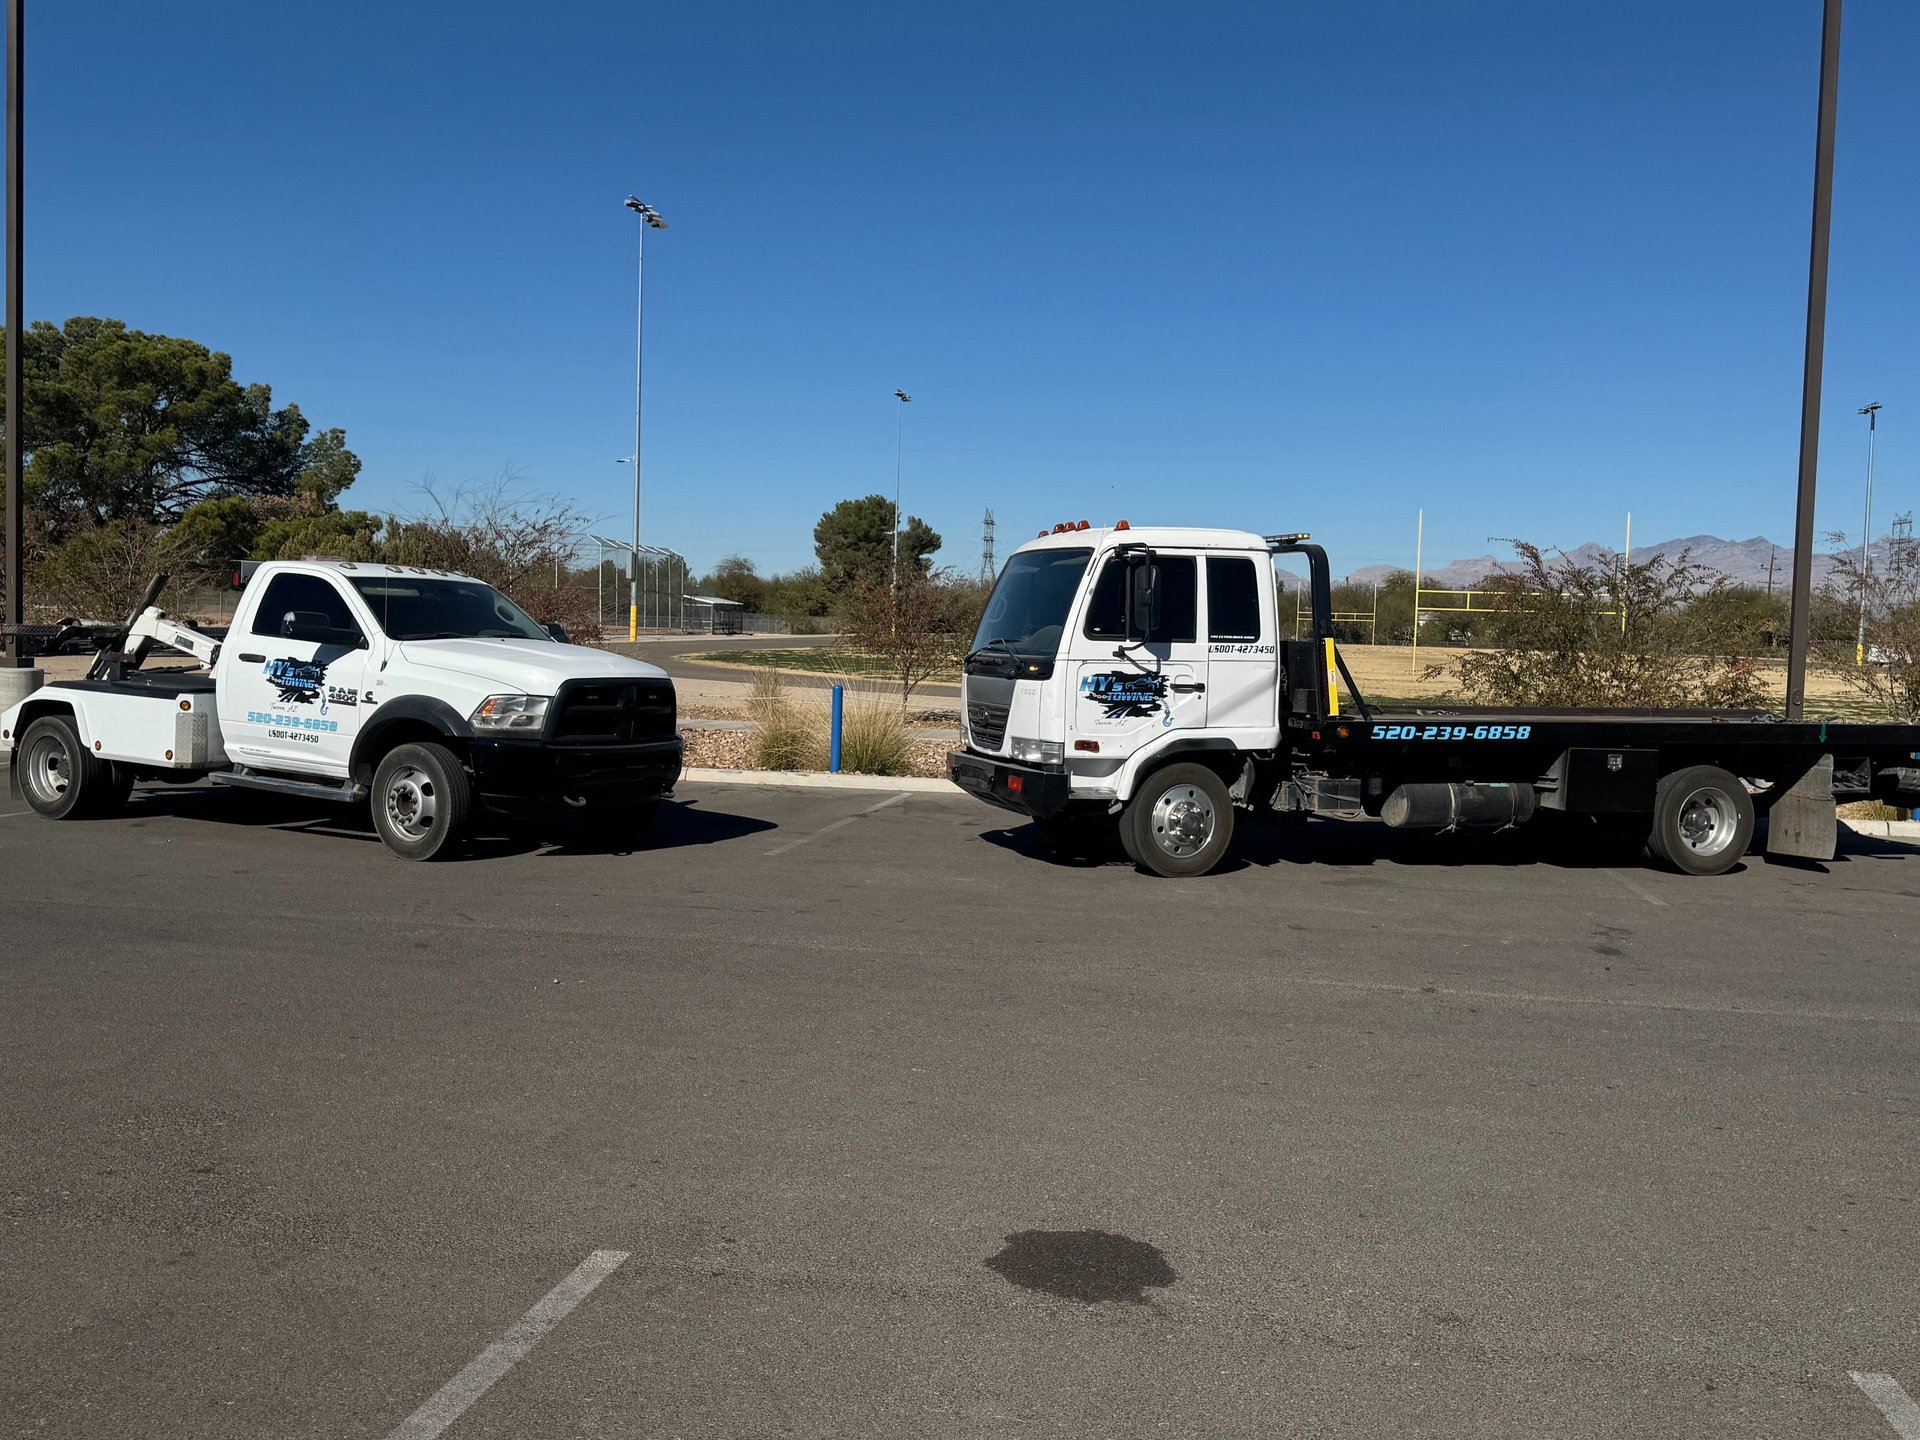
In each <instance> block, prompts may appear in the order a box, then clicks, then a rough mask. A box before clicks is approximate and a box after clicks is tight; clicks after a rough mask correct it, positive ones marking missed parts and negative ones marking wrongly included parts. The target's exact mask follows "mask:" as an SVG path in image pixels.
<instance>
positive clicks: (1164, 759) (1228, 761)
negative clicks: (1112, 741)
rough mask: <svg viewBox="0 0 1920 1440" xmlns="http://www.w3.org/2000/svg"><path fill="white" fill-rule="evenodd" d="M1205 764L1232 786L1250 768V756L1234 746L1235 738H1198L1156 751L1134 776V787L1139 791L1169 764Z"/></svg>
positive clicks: (1222, 781) (1223, 781) (1224, 782)
mask: <svg viewBox="0 0 1920 1440" xmlns="http://www.w3.org/2000/svg"><path fill="white" fill-rule="evenodd" d="M1182 764H1185V765H1204V766H1206V767H1207V769H1209V770H1211V771H1213V773H1214V774H1216V775H1218V776H1219V777H1220V780H1221V783H1223V784H1225V785H1227V786H1232V785H1233V783H1234V782H1235V781H1237V780H1238V779H1239V778H1240V772H1241V771H1242V770H1243V769H1245V768H1246V757H1245V756H1243V755H1242V754H1241V753H1240V752H1239V751H1238V750H1236V749H1234V748H1233V744H1232V742H1231V741H1227V740H1221V741H1218V742H1211V741H1204V740H1203V741H1197V742H1195V743H1193V744H1185V745H1183V744H1174V745H1169V746H1168V747H1167V748H1166V749H1164V750H1160V751H1156V752H1155V753H1154V755H1153V757H1152V758H1151V759H1149V760H1147V761H1146V762H1145V763H1144V764H1142V765H1141V767H1140V771H1139V773H1138V774H1137V775H1135V776H1134V777H1133V788H1134V789H1135V790H1136V791H1138V790H1139V788H1140V786H1141V785H1142V784H1143V783H1144V782H1145V781H1146V779H1147V777H1148V776H1150V775H1152V774H1154V773H1155V772H1156V771H1160V770H1164V769H1166V768H1167V766H1169V765H1182Z"/></svg>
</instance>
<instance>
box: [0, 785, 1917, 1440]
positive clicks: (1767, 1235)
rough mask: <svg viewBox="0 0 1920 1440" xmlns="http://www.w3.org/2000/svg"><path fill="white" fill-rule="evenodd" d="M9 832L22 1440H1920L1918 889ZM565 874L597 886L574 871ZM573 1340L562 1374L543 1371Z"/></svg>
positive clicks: (1483, 857) (7, 925) (805, 821)
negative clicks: (455, 851)
mask: <svg viewBox="0 0 1920 1440" xmlns="http://www.w3.org/2000/svg"><path fill="white" fill-rule="evenodd" d="M20 809H21V807H20V805H19V803H18V802H6V801H4V799H0V863H3V864H4V873H5V876H6V880H7V884H6V897H5V899H4V900H0V924H4V930H3V931H0V935H4V940H0V946H4V952H5V961H4V965H0V985H3V986H4V991H3V992H0V995H3V1002H0V1052H3V1053H4V1055H5V1057H6V1063H5V1066H4V1069H3V1070H0V1075H4V1082H3V1083H4V1092H3V1094H0V1099H3V1100H4V1104H5V1107H6V1113H7V1124H6V1126H5V1134H4V1139H3V1140H0V1147H3V1148H0V1174H4V1185H0V1191H3V1192H4V1196H5V1210H4V1215H5V1226H6V1229H5V1237H6V1239H5V1245H6V1255H7V1263H6V1264H5V1266H4V1267H0V1347H4V1352H5V1355H6V1362H5V1364H4V1366H3V1367H0V1432H4V1433H6V1434H9V1435H34V1436H38V1435H48V1436H53V1435H59V1436H87V1437H90V1440H98V1437H103V1436H123V1435H124V1436H133V1435H140V1436H159V1435H166V1436H173V1435H181V1436H187V1435H191V1436H209V1437H212V1436H221V1437H224V1436H235V1437H240V1436H244V1437H261V1436H275V1437H305V1436H314V1437H319V1436H327V1437H360V1436H364V1437H372V1440H383V1437H394V1436H400V1437H409V1440H418V1437H424V1436H432V1435H437V1434H441V1433H444V1434H446V1435H448V1436H451V1437H456V1440H463V1437H483V1436H492V1437H505V1436H532V1435H540V1436H615V1435H617V1436H656V1435H657V1436H788V1435H792V1436H824V1435H841V1436H854V1435H858V1436H867V1435H876V1436H877V1435H886V1436H898V1435H913V1436H921V1435H924V1436H983V1437H984V1436H1006V1435H1019V1436H1085V1435H1167V1436H1180V1435H1216V1434H1217V1435H1236V1436H1239V1435H1288V1436H1309V1435H1310V1436H1341V1437H1345V1436H1354V1437H1360V1436H1366V1437H1377V1436H1381V1435H1436V1436H1438V1435H1446V1436H1456V1435H1462V1434H1475V1435H1502V1436H1509V1435H1510V1436H1530V1437H1531V1436H1543V1435H1553V1436H1560V1435H1567V1436H1602V1435H1605V1436H1619V1435H1633V1436H1675V1437H1679V1436H1686V1437H1700V1436H1730V1437H1731V1436H1740V1437H1752V1436H1760V1435H1777V1436H1795V1437H1807V1436H1857V1437H1862V1440H1870V1437H1876V1436H1879V1437H1884V1436H1888V1435H1892V1434H1895V1433H1897V1432H1896V1428H1895V1423H1896V1420H1897V1414H1895V1413H1893V1412H1888V1411H1887V1410H1886V1405H1892V1406H1895V1407H1896V1410H1897V1398H1895V1397H1894V1392H1891V1391H1887V1390H1884V1389H1883V1390H1882V1391H1881V1393H1880V1399H1881V1401H1884V1402H1885V1405H1882V1404H1877V1403H1876V1401H1875V1399H1873V1398H1872V1397H1870V1396H1869V1395H1868V1394H1867V1393H1866V1391H1864V1390H1863V1389H1862V1388H1861V1386H1860V1385H1859V1384H1858V1383H1856V1382H1855V1381H1854V1380H1853V1379H1851V1378H1850V1374H1851V1373H1852V1372H1860V1373H1863V1374H1867V1375H1887V1376H1891V1377H1892V1379H1893V1382H1896V1383H1900V1384H1904V1385H1905V1387H1906V1390H1907V1392H1910V1393H1920V1307H1916V1304H1915V1290H1916V1274H1917V1272H1920V1265H1917V1264H1916V1262H1917V1261H1920V1240H1917V1239H1916V1234H1917V1231H1920V1225H1917V1223H1916V1222H1920V1204H1916V1194H1917V1193H1920V1175H1917V1173H1916V1172H1917V1169H1920V1161H1917V1158H1916V1157H1920V1144H1917V1143H1916V1142H1917V1141H1920V1122H1917V1121H1916V1112H1917V1111H1920V1064H1917V1063H1916V1062H1920V958H1917V952H1920V945H1917V944H1916V943H1915V939H1914V936H1915V933H1916V926H1917V925H1920V851H1917V850H1913V849H1910V848H1907V847H1902V846H1896V845H1874V844H1872V843H1868V842H1857V841H1856V842H1854V843H1853V844H1852V846H1851V848H1850V849H1849V851H1848V852H1847V854H1846V855H1845V856H1844V857H1843V858H1842V859H1841V860H1839V861H1836V862H1835V863H1834V864H1832V865H1831V866H1828V867H1824V868H1820V867H1808V868H1791V867H1787V866H1778V865H1767V864H1764V863H1759V862H1752V863H1749V864H1748V865H1747V866H1745V867H1744V868H1743V869H1742V870H1740V871H1738V872H1736V873H1735V874H1733V875H1730V876H1727V877H1724V878H1723V879H1720V880H1707V881H1702V880H1687V879H1683V878H1681V877H1677V876H1669V875H1664V874H1659V873H1655V872H1652V871H1649V870H1643V869H1638V868H1629V867H1625V866H1620V867H1605V866H1601V867H1592V866H1586V865H1581V864H1578V863H1574V861H1573V860H1572V858H1571V857H1564V858H1563V857H1559V856H1557V855H1556V854H1555V853H1554V852H1553V851H1552V850H1550V849H1543V848H1542V847H1541V845H1540V843H1539V841H1538V840H1537V838H1535V837H1531V836H1528V835H1527V834H1526V832H1521V833H1520V834H1518V835H1514V836H1508V837H1496V838H1492V839H1480V840H1474V841H1462V842H1440V841H1434V840H1430V839H1421V838H1419V837H1407V836H1401V835H1394V834H1391V833H1389V832H1386V831H1384V830H1383V829H1381V828H1379V827H1376V826H1370V825H1369V826H1349V827H1335V826H1332V825H1322V826H1315V827H1313V828H1310V829H1308V830H1304V831H1267V832H1256V833H1252V834H1250V835H1248V836H1247V837H1246V838H1245V839H1244V841H1243V843H1241V844H1240V846H1239V847H1238V850H1237V852H1236V856H1235V858H1234V860H1233V862H1232V863H1230V864H1229V866H1228V867H1227V868H1226V869H1225V871H1224V872H1223V873H1220V874H1217V875H1215V876H1212V877H1209V878H1207V879H1204V880H1200V881H1192V882H1164V881H1155V880H1151V879H1149V878H1147V877H1144V876H1140V875H1136V874H1134V873H1132V872H1130V871H1128V870H1126V869H1124V868H1122V867H1120V866H1109V867H1105V868H1085V867H1079V866H1072V865H1066V864H1060V863H1056V862H1054V861H1053V860H1051V859H1050V858H1047V857H1046V856H1045V855H1044V854H1043V852H1042V851H1041V849H1040V847H1039V845H1038V843H1037V840H1036V838H1035V837H1034V836H1033V834H1032V832H1031V831H1030V830H1028V829H1025V828H1023V827H1019V826H1015V825H1009V824H1007V823H1005V822H1006V821H1007V820H1009V819H1011V817H1001V816H998V815H997V814H996V813H995V812H992V811H989V810H987V809H985V808H984V807H981V806H979V805H977V804H976V803H974V802H972V801H970V800H967V799H964V798H962V797H959V796H951V797H950V796H946V795H933V794H925V793H914V794H909V795H906V796H904V797H903V798H894V797H892V796H890V795H888V794H887V793H885V792H873V791H867V792H847V791H816V790H781V789H771V788H763V787H755V786H731V785H729V786H720V785H705V786H703V785H697V784H695V785H685V786H683V787H682V789H681V792H680V800H679V803H678V804H676V805H675V806H674V807H672V808H671V811H670V813H669V814H668V815H666V816H665V817H663V820H662V824H661V828H660V831H659V834H658V836H657V838H656V841H655V843H654V844H653V845H652V846H651V847H649V848H646V849H642V850H638V851H635V852H633V853H625V854H615V853H605V852H600V851H595V850H593V849H591V848H589V847H585V846H584V845H580V846H576V845H570V844H567V843H560V844H558V845H555V844H547V843H542V842H541V841H540V840H539V838H538V837H534V836H530V835H526V834H506V835H502V836H497V837H492V838H487V839H483V840H482V841H481V842H479V843H478V844H477V845H476V847H475V853H474V855H473V856H472V858H469V859H466V860H463V861H459V862H455V863H449V864H443V865H435V866H416V865H409V864H407V863H405V862H402V861H399V860H396V859H394V858H393V857H391V856H389V855H388V854H387V853H385V851H384V850H383V849H382V848H381V846H380V845H379V844H378V843H377V842H376V841H375V840H374V839H373V836H372V834H371V832H370V831H369V830H366V829H364V828H357V827H354V826H350V825H341V824H339V823H337V821H334V820H330V819H326V818H321V819H315V818H312V816H311V813H310V812H308V813H305V814H303V813H302V812H298V811H296V812H291V813H288V812H275V811H272V810H267V811H262V810H260V809H259V808H257V807H254V806H248V805H246V804H244V803H241V802H238V801H237V800H236V798H235V797H231V796H226V795H222V794H219V793H216V792H212V791H209V790H206V789H203V788H194V789H189V790H179V791H165V790H162V791H158V792H142V793H141V794H140V795H139V796H138V797H137V798H136V803H135V805H134V806H133V807H132V809H131V810H130V812H129V813H128V815H127V816H126V817H124V818H121V819H116V820H111V821H101V822H94V823H87V824H51V823H47V822H44V821H41V820H39V819H37V818H35V817H32V816H30V815H23V814H21V813H19V812H20ZM563 841H564V837H563ZM536 1342H537V1343H536Z"/></svg>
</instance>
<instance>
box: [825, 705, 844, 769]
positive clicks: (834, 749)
mask: <svg viewBox="0 0 1920 1440" xmlns="http://www.w3.org/2000/svg"><path fill="white" fill-rule="evenodd" d="M846 698H847V687H846V686H844V685H836V686H834V687H833V728H832V729H831V730H830V731H828V732H827V769H828V770H829V771H830V772H831V773H832V774H835V775H838V774H839V773H840V725H841V721H842V718H843V713H842V712H843V711H844V709H845V704H846Z"/></svg>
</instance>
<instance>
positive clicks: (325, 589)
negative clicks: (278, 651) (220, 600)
mask: <svg viewBox="0 0 1920 1440" xmlns="http://www.w3.org/2000/svg"><path fill="white" fill-rule="evenodd" d="M296 610H304V611H309V612H312V613H316V614H320V615H324V616H326V617H327V623H328V624H329V625H331V626H333V628H334V629H335V630H337V631H339V632H340V640H341V643H342V644H351V643H352V642H353V640H355V639H358V638H359V636H360V622H359V621H357V620H355V619H354V618H353V611H351V610H350V609H348V608H347V597H346V596H344V595H342V594H341V593H340V592H339V591H338V590H336V589H334V587H333V586H332V585H331V584H329V583H328V582H327V581H326V580H323V579H321V577H320V576H318V575H276V576H274V577H273V580H272V582H271V583H270V584H268V586H267V593H266V594H265V595H263V596H261V597H260V608H259V609H258V610H255V611H254V612H253V633H254V634H256V635H270V636H278V635H279V634H280V626H281V624H282V623H283V622H284V621H285V620H286V618H287V616H288V615H290V614H292V613H293V612H294V611H296Z"/></svg>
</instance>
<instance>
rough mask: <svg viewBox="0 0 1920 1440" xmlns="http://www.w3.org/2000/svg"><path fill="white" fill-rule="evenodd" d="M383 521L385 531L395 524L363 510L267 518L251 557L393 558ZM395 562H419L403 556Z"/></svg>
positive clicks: (270, 558) (254, 544)
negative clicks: (386, 540) (383, 539)
mask: <svg viewBox="0 0 1920 1440" xmlns="http://www.w3.org/2000/svg"><path fill="white" fill-rule="evenodd" d="M383 524H384V526H385V528H386V529H387V530H389V532H392V531H395V530H397V529H398V528H399V527H398V526H397V524H395V523H391V522H382V520H381V519H380V517H379V516H378V515H374V514H370V513H369V512H367V511H365V510H323V511H321V512H319V513H318V514H312V513H309V514H305V515H289V516H286V517H284V518H282V519H278V520H269V521H268V522H267V523H266V524H265V525H264V526H262V527H261V529H260V533H259V536H258V538H256V539H255V540H254V542H253V558H254V559H256V560H298V559H300V558H301V557H302V556H304V555H321V556H325V557H326V558H328V559H330V560H391V559H395V557H394V556H393V555H392V554H391V553H390V552H391V551H392V549H393V545H392V544H391V542H390V541H389V542H385V543H383V541H382V538H381V531H382V528H383ZM398 563H402V564H419V563H422V562H420V561H417V560H414V559H413V558H412V557H407V558H405V559H402V560H400V561H399V562H398Z"/></svg>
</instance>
